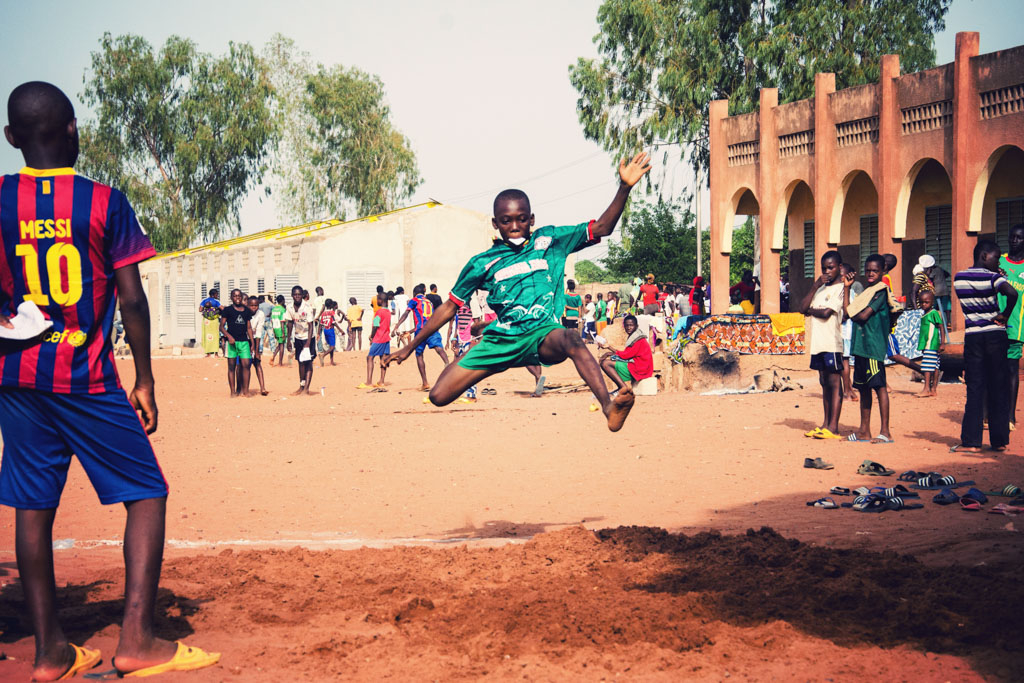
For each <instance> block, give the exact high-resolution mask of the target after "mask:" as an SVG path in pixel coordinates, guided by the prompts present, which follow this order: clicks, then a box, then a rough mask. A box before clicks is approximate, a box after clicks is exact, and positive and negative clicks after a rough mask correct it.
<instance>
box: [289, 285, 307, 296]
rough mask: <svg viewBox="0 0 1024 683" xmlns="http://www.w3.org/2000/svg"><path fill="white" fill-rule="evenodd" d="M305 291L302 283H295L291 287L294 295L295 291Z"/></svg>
mask: <svg viewBox="0 0 1024 683" xmlns="http://www.w3.org/2000/svg"><path fill="white" fill-rule="evenodd" d="M305 291H306V290H304V289H303V288H302V285H295V286H294V287H292V296H294V295H295V292H298V293H299V294H302V293H303V292H305Z"/></svg>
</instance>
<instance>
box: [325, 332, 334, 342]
mask: <svg viewBox="0 0 1024 683" xmlns="http://www.w3.org/2000/svg"><path fill="white" fill-rule="evenodd" d="M334 342H335V339H334V330H324V343H325V344H327V345H328V346H334Z"/></svg>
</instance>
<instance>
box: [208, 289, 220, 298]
mask: <svg viewBox="0 0 1024 683" xmlns="http://www.w3.org/2000/svg"><path fill="white" fill-rule="evenodd" d="M218 294H220V290H218V289H217V288H216V287H214V288H213V289H211V290H210V293H209V295H208V296H211V297H215V296H217V295H218Z"/></svg>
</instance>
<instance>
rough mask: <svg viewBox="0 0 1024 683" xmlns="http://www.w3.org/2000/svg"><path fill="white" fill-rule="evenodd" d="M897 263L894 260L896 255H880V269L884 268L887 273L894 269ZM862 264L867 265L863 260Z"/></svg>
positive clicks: (897, 261) (897, 260)
mask: <svg viewBox="0 0 1024 683" xmlns="http://www.w3.org/2000/svg"><path fill="white" fill-rule="evenodd" d="M899 262H900V261H899V259H898V258H896V254H882V268H884V269H885V272H887V273H888V272H889V271H890V270H892V269H893V268H895V267H896V264H897V263H899ZM864 263H867V260H865V261H864Z"/></svg>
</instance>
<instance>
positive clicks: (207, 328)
mask: <svg viewBox="0 0 1024 683" xmlns="http://www.w3.org/2000/svg"><path fill="white" fill-rule="evenodd" d="M219 299H220V292H219V291H217V289H211V290H210V292H209V294H208V295H207V297H206V298H205V299H203V300H202V301H201V302H199V314H200V315H202V316H203V328H202V335H203V339H202V347H203V352H204V353H206V355H207V356H212V355H213V354H215V353H217V352H218V351H220V309H221V305H220V300H219Z"/></svg>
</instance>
